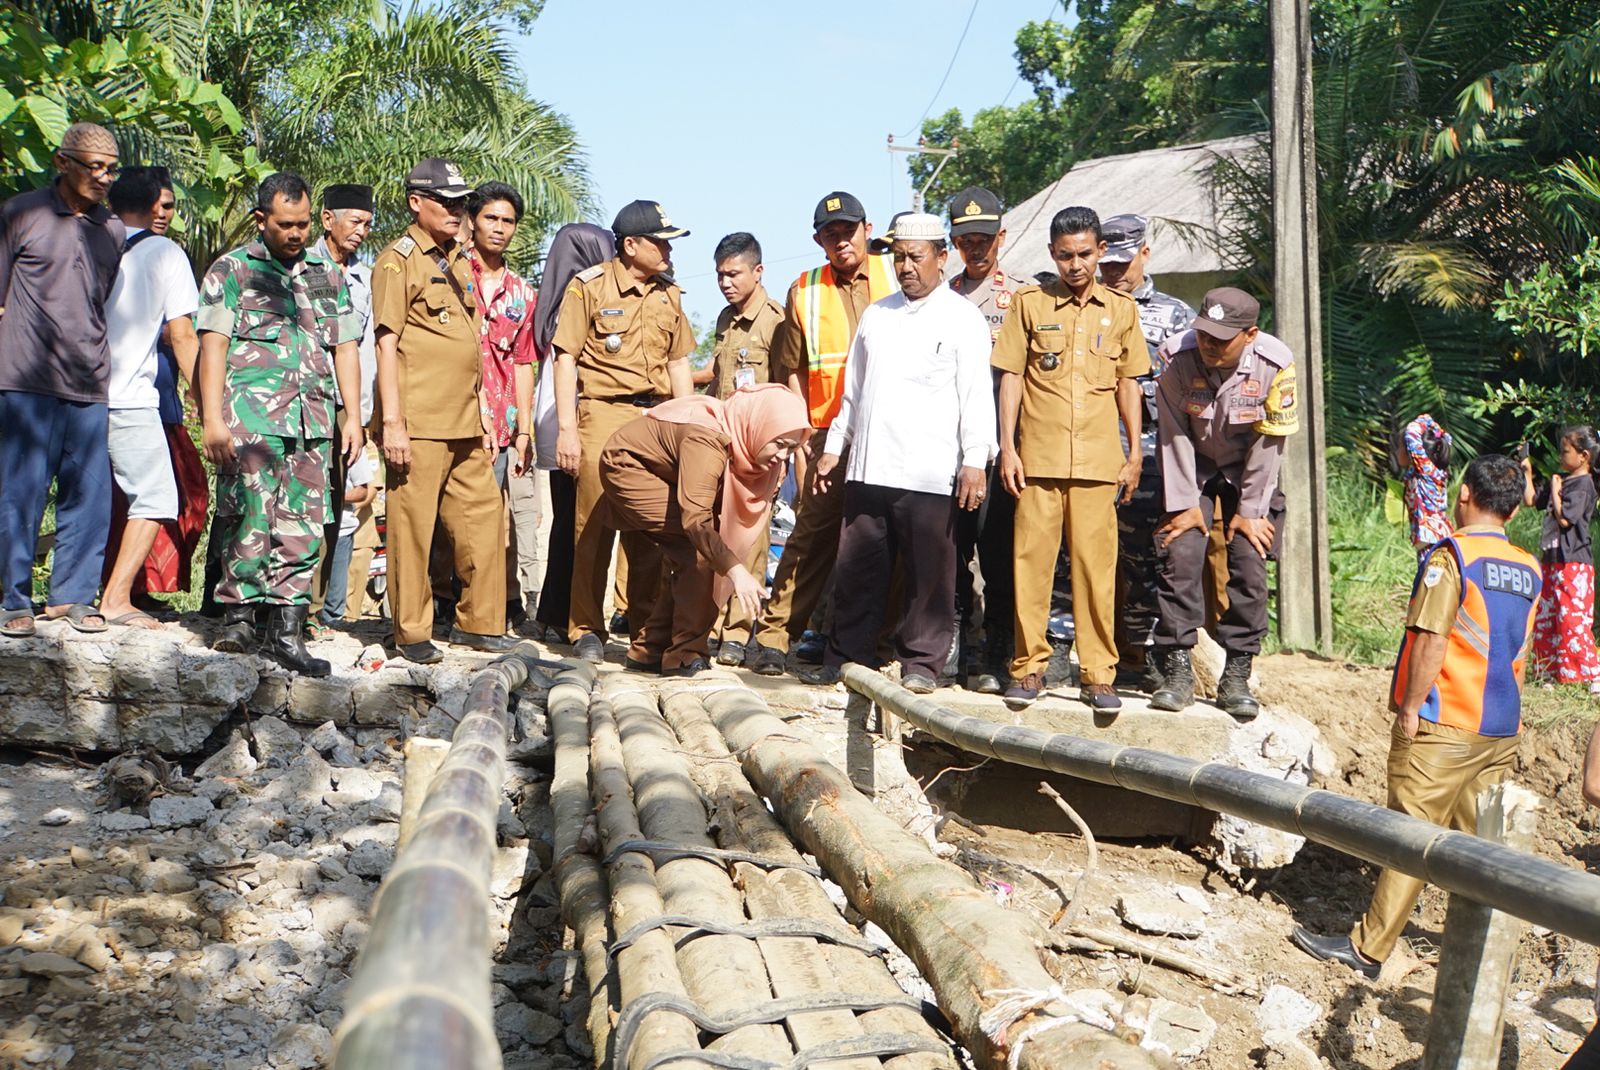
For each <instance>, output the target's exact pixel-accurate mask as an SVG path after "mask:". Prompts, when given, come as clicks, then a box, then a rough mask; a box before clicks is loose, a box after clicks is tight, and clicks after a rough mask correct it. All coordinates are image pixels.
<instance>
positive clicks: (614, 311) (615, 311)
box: [600, 308, 622, 316]
mask: <svg viewBox="0 0 1600 1070" xmlns="http://www.w3.org/2000/svg"><path fill="white" fill-rule="evenodd" d="M600 315H602V316H620V315H622V309H620V308H602V309H601V310H600Z"/></svg>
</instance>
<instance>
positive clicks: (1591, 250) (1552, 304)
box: [1494, 238, 1600, 360]
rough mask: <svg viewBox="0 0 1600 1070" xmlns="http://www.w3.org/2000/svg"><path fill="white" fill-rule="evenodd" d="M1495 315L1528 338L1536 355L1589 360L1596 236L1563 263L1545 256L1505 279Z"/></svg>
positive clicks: (1598, 341)
mask: <svg viewBox="0 0 1600 1070" xmlns="http://www.w3.org/2000/svg"><path fill="white" fill-rule="evenodd" d="M1494 318H1495V319H1497V320H1499V321H1500V322H1502V323H1504V324H1506V325H1507V326H1508V327H1509V328H1510V330H1511V333H1512V334H1514V335H1516V336H1517V337H1519V338H1527V339H1529V340H1530V341H1533V342H1534V343H1535V344H1536V345H1537V350H1538V351H1539V352H1540V354H1541V355H1543V354H1544V353H1549V352H1552V351H1553V353H1554V354H1557V355H1559V354H1562V353H1567V354H1571V353H1576V354H1577V356H1578V359H1579V360H1588V358H1589V349H1590V347H1591V346H1594V345H1600V239H1595V238H1591V239H1590V240H1589V244H1588V245H1587V246H1585V247H1584V249H1583V251H1582V252H1580V253H1578V254H1577V255H1575V256H1573V257H1572V258H1570V259H1569V260H1567V261H1565V262H1563V263H1560V264H1552V263H1550V262H1549V261H1545V262H1544V263H1541V264H1540V265H1539V267H1538V268H1537V269H1536V270H1535V271H1534V273H1533V274H1532V275H1530V276H1528V277H1527V278H1525V279H1522V280H1520V281H1517V282H1507V283H1506V284H1505V295H1504V296H1503V297H1501V298H1500V299H1499V300H1497V301H1495V303H1494Z"/></svg>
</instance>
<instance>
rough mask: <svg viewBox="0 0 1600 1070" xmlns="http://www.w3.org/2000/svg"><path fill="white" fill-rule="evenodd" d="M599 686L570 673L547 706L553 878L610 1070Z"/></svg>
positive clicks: (612, 986) (598, 1055)
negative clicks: (595, 774)
mask: <svg viewBox="0 0 1600 1070" xmlns="http://www.w3.org/2000/svg"><path fill="white" fill-rule="evenodd" d="M592 686H593V673H592V671H587V670H584V671H580V670H576V669H574V670H571V671H569V672H564V673H562V674H561V675H559V676H557V677H556V682H555V686H554V687H553V688H551V689H550V695H549V698H548V699H547V707H546V708H547V711H548V713H549V718H550V734H551V738H552V740H553V742H554V750H555V776H554V777H553V778H552V779H551V781H550V809H551V812H552V814H553V816H554V826H555V861H554V865H553V867H552V868H553V877H554V879H555V883H556V888H557V890H558V891H559V893H560V896H561V918H562V920H563V921H565V922H566V924H567V928H569V929H571V930H572V933H573V938H574V941H575V942H576V944H577V947H578V952H579V954H580V956H581V957H582V959H583V972H584V978H585V980H586V982H587V985H588V989H589V1015H588V1018H587V1025H588V1030H589V1040H590V1042H591V1043H592V1044H593V1045H594V1060H595V1066H596V1067H605V1066H609V1065H610V1063H611V1054H610V1050H609V1043H610V1038H611V1020H612V1019H611V1016H612V1014H614V1013H615V1012H616V1010H617V985H616V978H615V976H614V975H613V974H612V972H611V968H610V963H609V962H608V961H607V959H606V945H607V943H608V942H609V931H608V929H607V927H606V903H607V899H608V898H609V895H610V890H609V889H608V887H607V885H606V875H605V871H604V870H602V869H601V868H600V861H599V859H598V858H597V857H596V855H595V851H596V849H597V847H598V838H597V834H596V832H595V830H594V829H593V827H592V826H591V825H590V817H591V815H592V813H593V811H594V804H593V802H592V801H591V799H590V796H589V692H590V689H591V687H592ZM586 830H587V831H586Z"/></svg>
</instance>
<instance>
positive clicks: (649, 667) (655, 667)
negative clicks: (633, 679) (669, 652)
mask: <svg viewBox="0 0 1600 1070" xmlns="http://www.w3.org/2000/svg"><path fill="white" fill-rule="evenodd" d="M622 667H623V668H624V669H627V670H628V671H629V672H644V673H659V672H660V671H661V663H660V662H659V661H635V660H634V659H632V658H628V657H625V658H623V659H622Z"/></svg>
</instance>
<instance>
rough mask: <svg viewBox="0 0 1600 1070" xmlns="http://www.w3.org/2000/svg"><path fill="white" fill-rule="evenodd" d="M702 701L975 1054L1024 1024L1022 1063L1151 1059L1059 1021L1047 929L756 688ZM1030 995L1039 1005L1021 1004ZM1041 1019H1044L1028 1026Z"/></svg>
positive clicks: (994, 1058) (1132, 1063)
mask: <svg viewBox="0 0 1600 1070" xmlns="http://www.w3.org/2000/svg"><path fill="white" fill-rule="evenodd" d="M705 705H706V710H707V712H708V713H709V714H710V715H711V719H712V721H713V722H714V723H715V724H716V726H717V728H718V729H719V730H720V731H721V732H722V734H723V736H724V737H725V738H726V739H727V740H728V742H729V744H730V745H731V747H732V749H733V750H734V752H735V753H737V754H738V755H739V756H740V759H741V761H742V763H743V767H744V770H745V774H746V775H747V776H748V777H749V778H750V779H751V781H752V782H753V783H754V784H755V785H756V787H757V788H758V789H760V790H761V791H762V792H763V793H764V794H766V795H767V797H768V798H769V799H771V801H772V804H773V808H774V809H775V810H776V812H777V813H778V815H779V817H780V818H781V819H782V821H783V824H784V826H785V827H786V828H787V829H788V830H789V832H790V833H791V834H792V835H794V836H795V837H797V838H798V839H799V840H800V841H801V842H803V843H804V844H805V845H806V847H807V849H808V850H809V851H810V852H811V853H812V854H813V855H814V856H816V857H817V859H818V860H819V861H821V862H822V864H823V865H824V866H825V867H826V868H827V870H828V872H829V873H830V874H833V875H834V877H835V879H836V880H838V881H839V883H840V884H841V885H842V886H843V888H844V890H845V894H846V895H847V896H849V898H850V901H851V903H852V904H853V905H854V906H855V908H856V909H857V910H859V911H861V913H862V914H864V915H866V916H867V917H868V918H871V919H872V920H873V921H874V922H876V923H877V924H878V925H879V926H881V927H882V928H883V929H884V931H886V932H887V933H888V934H889V936H890V937H891V938H892V939H893V940H894V941H895V943H896V944H898V945H899V946H900V947H901V948H902V949H903V950H904V951H905V952H906V953H907V954H908V955H910V956H911V958H912V960H913V961H914V962H915V963H916V964H917V967H918V969H920V970H921V971H922V975H923V977H925V978H926V979H927V981H928V983H929V984H930V985H932V986H933V989H934V991H935V992H936V993H937V994H938V997H939V1005H940V1007H941V1009H943V1010H944V1012H945V1014H946V1016H947V1017H948V1018H949V1019H950V1022H951V1024H952V1025H953V1026H954V1028H955V1031H956V1035H957V1036H958V1037H959V1038H960V1040H961V1042H962V1043H963V1044H964V1045H966V1047H967V1049H968V1050H969V1051H970V1052H971V1053H972V1054H973V1056H974V1058H975V1059H977V1060H978V1061H979V1063H980V1064H981V1065H984V1066H990V1067H1002V1066H1006V1065H1007V1057H1008V1055H1009V1054H1010V1050H1011V1047H1012V1046H1014V1045H1016V1044H1017V1043H1018V1042H1019V1038H1023V1037H1024V1036H1025V1035H1027V1039H1026V1041H1025V1044H1024V1046H1023V1047H1022V1050H1021V1052H1020V1057H1019V1059H1018V1060H1017V1065H1019V1066H1021V1067H1025V1068H1032V1070H1046V1068H1057V1067H1067V1066H1088V1067H1096V1068H1098V1070H1132V1068H1135V1067H1138V1068H1150V1067H1154V1066H1155V1065H1157V1064H1156V1063H1155V1061H1154V1060H1153V1059H1152V1058H1151V1056H1150V1055H1149V1054H1148V1053H1146V1052H1144V1051H1143V1050H1141V1049H1139V1048H1137V1047H1135V1046H1133V1045H1131V1044H1129V1043H1128V1042H1127V1041H1125V1040H1122V1039H1120V1038H1118V1037H1116V1036H1114V1035H1113V1034H1111V1033H1110V1032H1108V1031H1106V1030H1103V1029H1099V1028H1096V1027H1094V1026H1092V1025H1087V1024H1084V1023H1082V1022H1079V1021H1066V1022H1064V1023H1060V1021H1059V1020H1060V1019H1062V1018H1064V1017H1065V1016H1067V1015H1069V1014H1070V1013H1071V1012H1070V1011H1069V1010H1068V1008H1066V1007H1065V1006H1064V1005H1062V1004H1060V1003H1058V1002H1055V1001H1053V1000H1052V999H1051V997H1052V996H1053V995H1054V994H1055V993H1057V992H1059V988H1058V986H1057V983H1056V980H1055V978H1053V977H1052V976H1051V975H1050V974H1049V973H1048V972H1047V971H1046V970H1045V968H1044V965H1043V963H1042V960H1041V949H1042V948H1043V946H1044V945H1045V944H1046V943H1048V941H1049V936H1048V934H1047V933H1046V932H1045V930H1044V929H1043V928H1042V927H1041V926H1039V925H1038V924H1037V923H1035V922H1033V921H1032V920H1031V919H1029V918H1027V917H1026V916H1024V915H1022V914H1020V913H1018V912H1015V911H1008V910H1005V909H1004V908H1002V907H1000V906H999V905H998V904H996V903H995V902H994V900H993V899H991V898H989V897H988V896H987V895H985V894H984V893H983V892H982V891H981V890H979V889H978V888H977V887H976V886H975V885H974V884H973V882H972V878H971V877H970V876H969V875H968V874H967V873H965V872H964V871H962V870H961V869H959V868H957V867H956V866H953V865H950V864H949V863H946V862H942V861H940V860H939V859H937V858H935V857H934V856H933V854H932V853H931V852H930V851H929V850H928V848H927V846H926V844H924V843H923V842H922V841H921V840H919V839H917V838H916V837H914V836H912V835H911V834H910V833H907V832H906V831H905V830H904V829H902V828H901V827H900V826H899V825H898V824H896V823H895V822H894V821H893V820H891V819H890V818H889V817H887V816H886V815H884V814H883V813H881V812H880V811H879V810H878V809H877V808H876V807H875V806H874V805H873V804H872V802H871V801H870V800H869V799H867V798H865V797H864V796H862V795H861V794H860V793H859V792H858V791H856V790H855V788H854V787H853V786H852V785H851V784H850V782H849V779H848V778H847V777H846V776H845V775H844V774H843V773H841V772H840V771H839V770H838V769H837V768H835V767H834V766H832V765H831V764H829V762H828V761H827V759H826V758H825V757H824V756H823V755H822V754H821V753H820V752H818V751H817V750H816V748H814V747H812V746H811V745H810V744H808V743H805V742H802V741H800V740H798V739H797V738H796V737H795V734H794V732H793V731H792V730H790V729H789V728H788V727H787V726H785V725H784V724H783V722H781V721H779V720H778V719H777V718H775V717H773V716H772V714H771V713H770V712H768V710H767V708H766V705H765V703H763V702H762V701H761V700H760V699H759V698H758V697H757V696H756V695H755V694H753V693H751V692H747V691H737V690H727V691H720V692H716V693H714V694H711V695H709V696H707V698H706V704H705ZM1012 997H1015V999H1016V1003H1015V1004H1012ZM1035 1002H1037V1003H1038V1004H1040V1005H1039V1006H1032V1005H1030V1004H1032V1003H1035ZM1002 1004H1005V1005H1007V1006H1010V1005H1015V1006H1016V1007H1017V1008H1018V1009H1017V1013H1016V1014H1015V1015H1014V1016H1012V1018H1011V1020H1010V1021H1009V1022H1005V1021H1000V1022H996V1021H994V1020H993V1019H992V1018H991V1020H990V1021H989V1022H988V1023H987V1025H988V1026H989V1028H991V1029H993V1030H994V1031H995V1032H996V1038H994V1039H991V1037H990V1036H989V1035H988V1033H987V1032H986V1030H985V1024H986V1023H985V1022H984V1021H982V1019H983V1016H984V1013H985V1012H986V1011H994V1010H995V1009H996V1008H997V1006H999V1005H1002ZM1045 1025H1050V1026H1051V1028H1050V1029H1049V1030H1048V1031H1044V1032H1034V1033H1032V1034H1031V1035H1028V1034H1029V1031H1030V1030H1033V1029H1034V1028H1035V1027H1043V1026H1045Z"/></svg>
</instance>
